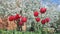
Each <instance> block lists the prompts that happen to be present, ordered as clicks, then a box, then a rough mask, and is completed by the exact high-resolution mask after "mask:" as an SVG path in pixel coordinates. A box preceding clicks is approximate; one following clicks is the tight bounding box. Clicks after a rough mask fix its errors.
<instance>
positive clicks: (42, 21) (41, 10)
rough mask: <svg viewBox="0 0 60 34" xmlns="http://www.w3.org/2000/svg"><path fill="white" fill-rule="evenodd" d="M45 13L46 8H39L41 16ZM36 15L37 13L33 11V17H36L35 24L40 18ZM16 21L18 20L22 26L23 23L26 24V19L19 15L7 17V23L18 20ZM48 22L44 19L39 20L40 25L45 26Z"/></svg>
mask: <svg viewBox="0 0 60 34" xmlns="http://www.w3.org/2000/svg"><path fill="white" fill-rule="evenodd" d="M45 12H46V8H41V9H40V13H41V14H43V13H45ZM38 15H39V12H38V11H35V12H34V16H35V17H36V18H35V20H36V21H37V22H39V21H40V18H39V17H37V16H38ZM18 19H20V22H19V25H23V24H24V23H25V22H27V18H26V17H22V16H20V15H19V14H16V15H15V16H9V21H13V20H18ZM49 20H50V18H45V19H43V20H41V23H42V24H45V23H46V22H47V23H48V22H49Z"/></svg>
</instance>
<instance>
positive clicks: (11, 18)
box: [9, 14, 27, 26]
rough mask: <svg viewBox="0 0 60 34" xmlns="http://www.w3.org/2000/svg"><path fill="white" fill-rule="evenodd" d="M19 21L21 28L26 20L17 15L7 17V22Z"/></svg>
mask: <svg viewBox="0 0 60 34" xmlns="http://www.w3.org/2000/svg"><path fill="white" fill-rule="evenodd" d="M18 19H20V22H19V25H20V26H22V25H23V24H24V23H25V22H27V18H26V17H22V16H20V15H19V14H16V15H15V16H13V15H12V16H9V21H13V20H18Z"/></svg>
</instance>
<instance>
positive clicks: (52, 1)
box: [42, 0, 60, 5]
mask: <svg viewBox="0 0 60 34" xmlns="http://www.w3.org/2000/svg"><path fill="white" fill-rule="evenodd" d="M42 1H43V2H48V1H49V2H51V3H55V4H58V5H60V0H42Z"/></svg>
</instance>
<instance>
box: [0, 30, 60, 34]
mask: <svg viewBox="0 0 60 34" xmlns="http://www.w3.org/2000/svg"><path fill="white" fill-rule="evenodd" d="M14 33H15V34H41V32H29V31H26V32H20V31H14ZM0 34H13V31H4V30H0ZM55 34H60V33H55Z"/></svg>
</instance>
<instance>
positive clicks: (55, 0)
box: [42, 0, 60, 11]
mask: <svg viewBox="0 0 60 34" xmlns="http://www.w3.org/2000/svg"><path fill="white" fill-rule="evenodd" d="M48 2H50V3H53V4H56V5H57V10H59V11H60V0H42V3H43V4H44V5H47V4H48ZM49 5H50V4H49Z"/></svg>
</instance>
